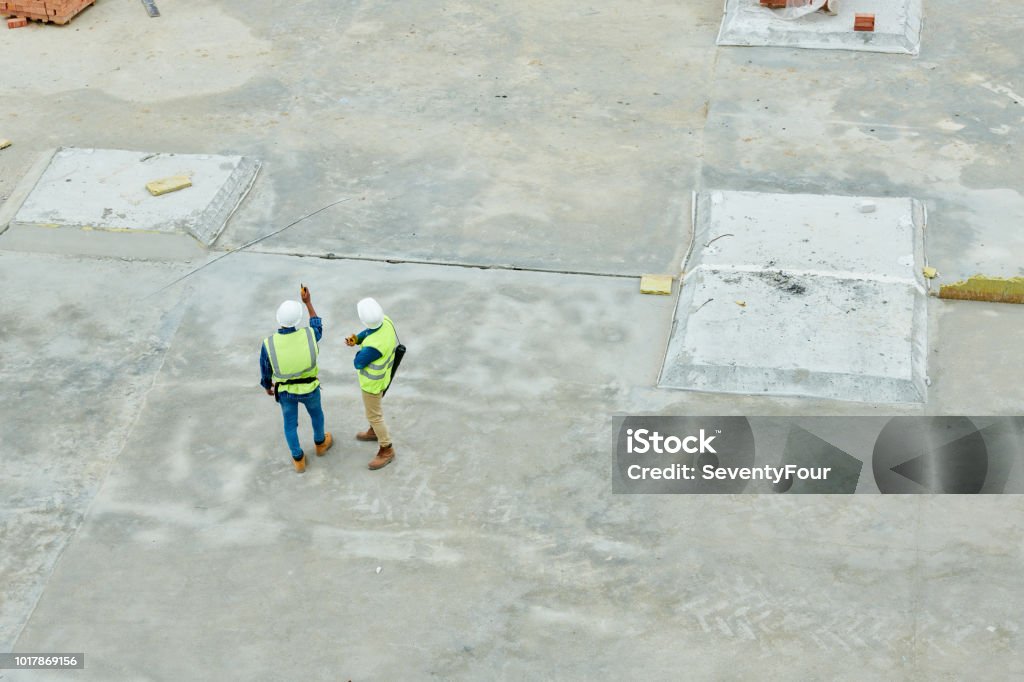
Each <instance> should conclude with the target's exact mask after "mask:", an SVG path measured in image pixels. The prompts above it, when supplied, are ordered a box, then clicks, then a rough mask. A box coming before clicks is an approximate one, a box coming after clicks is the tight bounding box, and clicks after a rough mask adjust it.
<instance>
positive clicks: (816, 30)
mask: <svg viewBox="0 0 1024 682" xmlns="http://www.w3.org/2000/svg"><path fill="white" fill-rule="evenodd" d="M856 14H874V15H875V30H874V31H871V32H868V31H854V30H853V24H854V15H856ZM922 18H923V10H922V8H921V0H843V2H842V3H841V4H840V6H839V11H838V13H837V14H836V15H835V16H831V15H828V14H825V13H824V12H814V13H812V14H809V15H807V16H804V17H801V18H799V19H795V20H792V21H787V20H785V19H781V18H780V17H779V14H778V13H776V12H775V11H773V10H770V9H768V8H765V7H761V5H760V3H759V2H758V0H726V3H725V16H724V17H723V19H722V27H721V30H720V31H719V34H718V44H719V45H743V46H752V45H757V46H777V47H802V48H813V49H824V50H857V51H862V52H892V53H900V54H913V55H916V54H917V53H918V52H919V51H920V49H921V25H922Z"/></svg>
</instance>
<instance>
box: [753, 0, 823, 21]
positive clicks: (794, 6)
mask: <svg viewBox="0 0 1024 682" xmlns="http://www.w3.org/2000/svg"><path fill="white" fill-rule="evenodd" d="M757 1H758V0H755V2H757ZM826 3H827V4H828V9H829V11H830V12H831V13H833V14H834V13H836V12H838V11H839V7H838V5H839V0H786V6H785V7H784V8H782V9H777V10H772V14H774V15H775V16H776V17H778V18H779V19H785V20H787V21H792V20H793V19H799V18H800V17H804V16H807V15H808V14H811V13H812V12H817V11H818V10H820V9H822V8H823V7H825V5H826Z"/></svg>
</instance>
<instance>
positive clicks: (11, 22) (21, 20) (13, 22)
mask: <svg viewBox="0 0 1024 682" xmlns="http://www.w3.org/2000/svg"><path fill="white" fill-rule="evenodd" d="M23 26H28V19H26V18H25V17H11V18H10V19H8V20H7V28H22V27H23Z"/></svg>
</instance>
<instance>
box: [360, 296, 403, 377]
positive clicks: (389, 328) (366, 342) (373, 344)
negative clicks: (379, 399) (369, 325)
mask: <svg viewBox="0 0 1024 682" xmlns="http://www.w3.org/2000/svg"><path fill="white" fill-rule="evenodd" d="M362 346H363V347H364V348H376V349H377V350H378V351H379V352H380V358H378V359H377V360H375V361H374V362H371V363H370V364H368V365H367V366H366V367H363V368H362V369H361V370H359V387H360V388H362V389H363V390H364V391H366V392H367V393H374V394H376V393H381V392H383V391H384V389H385V388H387V387H388V384H389V383H391V367H392V365H394V364H395V348H396V347H397V346H398V333H397V332H396V331H395V324H394V323H393V322H392V321H391V318H390V317H388V316H387V315H385V316H384V321H383V322H382V323H381V325H380V326H379V327H377V329H375V330H374V331H373V332H371V333H369V334H367V335H366V337H365V338H364V339H363V343H362Z"/></svg>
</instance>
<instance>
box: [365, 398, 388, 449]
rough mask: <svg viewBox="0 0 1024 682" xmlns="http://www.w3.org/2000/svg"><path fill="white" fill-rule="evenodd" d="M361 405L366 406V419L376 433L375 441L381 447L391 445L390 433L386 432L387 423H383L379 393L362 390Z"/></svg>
mask: <svg viewBox="0 0 1024 682" xmlns="http://www.w3.org/2000/svg"><path fill="white" fill-rule="evenodd" d="M362 393H363V407H364V408H366V420H367V421H368V422H370V426H372V427H373V432H374V433H375V434H377V442H378V443H379V444H380V446H381V447H382V448H386V447H388V446H389V445H391V434H390V433H388V425H387V424H385V423H384V410H383V408H382V407H381V404H380V400H381V394H380V393H367V392H366V391H363V392H362Z"/></svg>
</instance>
